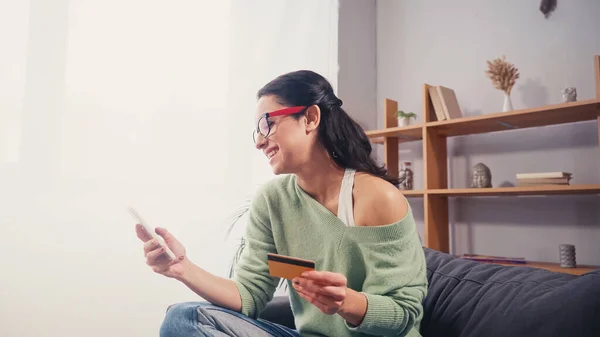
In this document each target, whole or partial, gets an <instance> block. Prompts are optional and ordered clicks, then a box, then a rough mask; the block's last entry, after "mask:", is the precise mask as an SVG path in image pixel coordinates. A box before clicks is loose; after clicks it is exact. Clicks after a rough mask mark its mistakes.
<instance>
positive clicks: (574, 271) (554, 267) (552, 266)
mask: <svg viewBox="0 0 600 337" xmlns="http://www.w3.org/2000/svg"><path fill="white" fill-rule="evenodd" d="M483 263H491V264H498V265H502V266H509V267H531V268H538V269H545V270H548V271H551V272H555V273H564V274H571V275H582V274H585V273H588V272H590V271H593V270H596V269H600V266H587V265H578V266H577V267H575V268H565V267H561V266H560V264H559V263H551V262H536V261H527V263H525V264H515V263H500V262H483Z"/></svg>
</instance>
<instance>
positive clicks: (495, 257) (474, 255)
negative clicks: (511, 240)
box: [459, 254, 526, 264]
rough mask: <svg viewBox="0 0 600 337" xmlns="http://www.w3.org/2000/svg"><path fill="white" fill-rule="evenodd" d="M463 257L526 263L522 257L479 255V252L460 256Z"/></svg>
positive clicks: (484, 260)
mask: <svg viewBox="0 0 600 337" xmlns="http://www.w3.org/2000/svg"><path fill="white" fill-rule="evenodd" d="M459 258H461V259H466V260H472V261H478V262H494V263H514V264H525V263H526V261H525V258H522V257H505V256H490V255H479V254H462V255H460V256H459Z"/></svg>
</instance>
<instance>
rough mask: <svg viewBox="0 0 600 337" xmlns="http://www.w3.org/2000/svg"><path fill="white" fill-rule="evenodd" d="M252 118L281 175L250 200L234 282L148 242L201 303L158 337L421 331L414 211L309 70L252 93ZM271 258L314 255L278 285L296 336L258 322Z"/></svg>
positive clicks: (420, 258)
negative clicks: (309, 265) (166, 256)
mask: <svg viewBox="0 0 600 337" xmlns="http://www.w3.org/2000/svg"><path fill="white" fill-rule="evenodd" d="M255 118H256V123H257V124H256V130H254V132H253V134H254V141H255V147H256V149H258V150H260V151H262V152H263V154H264V155H265V156H266V157H267V160H268V161H269V164H270V166H271V167H272V170H273V173H274V174H276V175H283V176H282V177H279V178H276V179H272V180H271V181H269V182H267V183H266V184H264V185H263V186H262V187H261V188H260V189H259V191H258V192H257V194H256V195H255V197H254V199H253V200H252V203H251V206H250V209H249V215H248V225H247V229H246V234H245V247H244V251H243V253H242V256H241V258H240V259H239V262H238V264H237V268H236V272H235V276H234V278H233V279H232V280H230V279H223V278H219V277H216V276H214V275H211V274H209V273H207V272H206V271H204V270H202V269H200V268H199V267H198V266H196V265H195V264H193V263H191V262H190V261H189V260H187V259H186V258H185V249H184V248H183V246H182V245H181V244H180V243H179V242H178V241H177V240H176V239H175V238H174V237H172V236H171V235H170V234H169V233H167V232H166V231H163V230H160V231H161V232H160V233H161V234H162V235H164V236H165V240H166V241H167V243H168V244H169V246H170V247H171V248H172V250H173V251H174V252H175V253H176V254H178V255H180V256H181V259H180V260H178V261H175V262H173V263H169V262H166V261H161V260H160V259H158V258H157V256H160V255H161V254H162V251H159V250H158V249H160V248H159V247H158V246H156V245H155V244H153V243H150V244H146V254H147V258H148V264H149V265H150V266H152V267H153V269H155V270H157V271H158V272H159V273H163V274H164V275H166V276H170V277H174V278H177V279H179V280H181V281H182V282H183V283H184V284H186V285H187V286H188V287H190V288H191V289H192V290H194V291H195V292H197V293H198V294H200V296H202V297H203V298H205V299H206V300H207V301H208V302H210V303H205V302H204V303H193V302H192V303H190V302H188V303H182V304H177V305H175V306H172V307H171V308H170V309H169V311H168V312H167V316H166V319H165V321H164V322H163V325H162V329H161V335H162V336H184V334H182V331H183V332H185V336H209V335H211V336H212V334H211V333H212V332H214V331H220V332H222V333H223V335H231V334H233V335H236V336H238V335H243V334H249V335H252V336H298V334H300V335H302V336H323V335H325V336H350V335H352V336H363V335H364V336H366V335H399V336H418V335H419V328H420V322H421V319H422V315H423V308H422V304H421V302H422V300H423V298H424V297H425V294H426V291H427V279H426V271H425V257H424V252H423V249H422V247H421V244H420V241H419V238H418V235H417V232H416V228H415V222H414V219H413V216H412V211H411V209H410V206H409V204H408V202H407V200H406V198H404V196H403V195H402V194H401V192H400V191H399V190H398V189H397V188H396V187H395V186H394V183H395V182H396V181H395V179H393V178H391V177H389V176H388V175H387V172H386V170H385V168H383V167H381V166H378V165H377V164H376V162H375V160H373V159H372V158H371V157H370V155H371V146H370V143H369V141H368V139H367V137H366V135H365V133H364V131H363V130H362V129H361V128H360V126H359V125H358V124H357V123H356V122H355V121H354V120H353V119H352V118H350V116H349V115H348V114H347V113H346V112H345V111H344V110H343V109H342V101H341V100H340V99H339V98H338V97H337V96H336V95H335V94H334V92H333V89H332V87H331V85H330V84H329V82H328V81H327V80H326V79H325V78H324V77H322V76H321V75H319V74H317V73H315V72H312V71H296V72H292V73H287V74H284V75H281V76H279V77H277V78H276V79H274V80H273V81H271V82H269V83H268V84H266V85H265V86H264V87H263V88H262V89H261V90H259V92H258V104H257V111H256V114H255ZM139 236H140V238H141V239H142V240H149V238H148V237H144V236H143V234H141V233H140V234H139ZM269 254H282V255H288V256H292V257H295V258H300V259H305V260H311V261H315V262H316V266H315V271H311V272H307V273H304V274H302V275H301V276H299V277H296V278H294V279H291V280H286V282H287V283H288V286H289V287H290V289H291V292H290V295H289V296H290V299H291V304H292V307H293V309H294V313H295V323H296V327H297V329H298V330H297V331H296V330H291V329H288V328H285V327H282V326H279V325H276V324H274V323H270V322H266V321H263V320H257V317H258V316H259V315H260V313H261V311H262V310H263V309H264V308H265V306H266V304H267V303H268V302H269V301H270V300H271V299H272V297H273V294H274V291H275V289H276V286H277V283H278V282H279V278H277V277H274V276H272V275H271V274H270V272H269V266H268V258H267V257H268V255H269ZM350 266H352V268H350ZM189 317H195V319H194V320H192V321H190V320H189V319H188V318H189Z"/></svg>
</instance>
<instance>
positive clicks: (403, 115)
mask: <svg viewBox="0 0 600 337" xmlns="http://www.w3.org/2000/svg"><path fill="white" fill-rule="evenodd" d="M396 117H397V118H398V126H407V125H410V119H411V118H414V119H417V115H416V114H415V113H414V112H404V111H402V110H398V111H396Z"/></svg>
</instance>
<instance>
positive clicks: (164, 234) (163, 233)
mask: <svg viewBox="0 0 600 337" xmlns="http://www.w3.org/2000/svg"><path fill="white" fill-rule="evenodd" d="M154 231H155V232H156V234H158V235H160V236H162V238H163V239H164V240H165V242H166V243H167V245H169V247H172V244H174V243H179V241H178V240H177V239H176V238H175V236H173V234H171V233H170V232H169V231H168V230H167V229H166V228H162V227H156V229H155V230H154Z"/></svg>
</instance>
